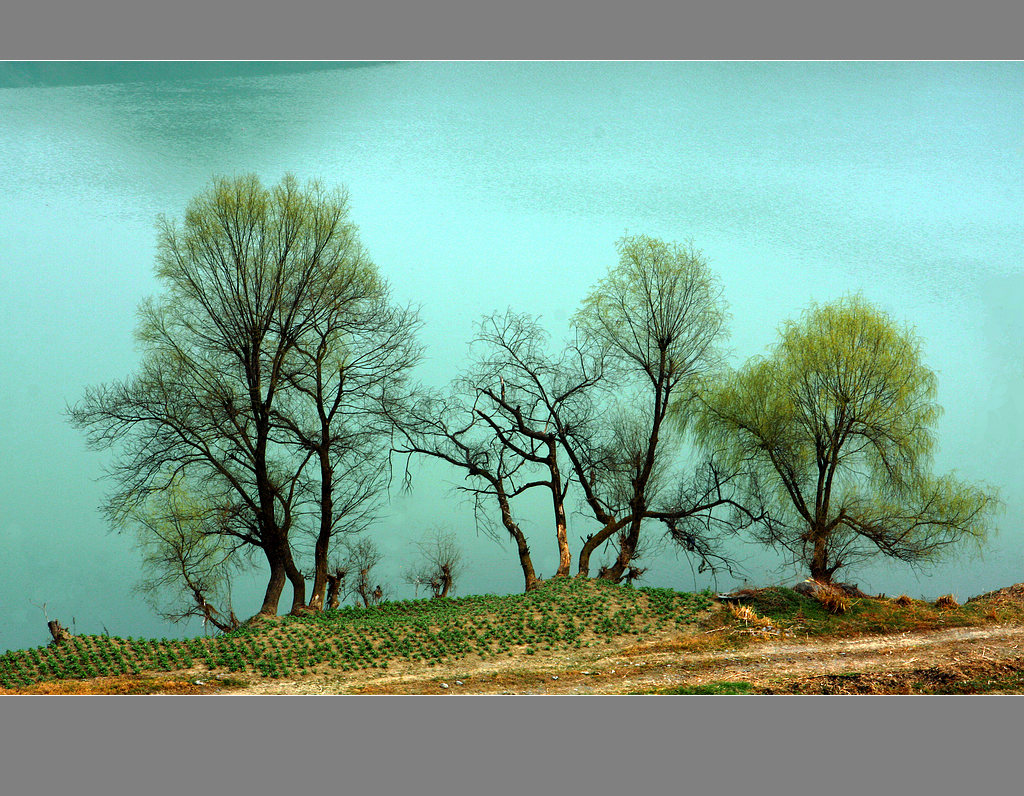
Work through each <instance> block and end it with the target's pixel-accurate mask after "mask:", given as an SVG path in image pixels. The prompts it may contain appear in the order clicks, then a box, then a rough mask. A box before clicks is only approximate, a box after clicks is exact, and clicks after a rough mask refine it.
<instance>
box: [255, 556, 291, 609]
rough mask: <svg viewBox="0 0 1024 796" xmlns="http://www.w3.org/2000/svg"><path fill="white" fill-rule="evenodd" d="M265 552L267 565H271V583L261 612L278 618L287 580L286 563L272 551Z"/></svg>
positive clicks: (268, 585)
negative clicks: (278, 607) (278, 608)
mask: <svg viewBox="0 0 1024 796" xmlns="http://www.w3.org/2000/svg"><path fill="white" fill-rule="evenodd" d="M264 552H266V554H267V563H268V564H270V581H269V582H268V583H267V592H266V595H265V596H264V597H263V606H262V607H261V608H260V611H259V612H260V613H261V614H263V615H265V616H277V606H278V604H279V603H280V602H281V592H283V591H284V583H285V581H286V580H287V578H286V576H285V574H284V562H283V561H281V560H280V558H279V557H278V556H275V555H273V554H272V552H271V551H269V550H265V551H264Z"/></svg>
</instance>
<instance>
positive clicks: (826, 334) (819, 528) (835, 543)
mask: <svg viewBox="0 0 1024 796" xmlns="http://www.w3.org/2000/svg"><path fill="white" fill-rule="evenodd" d="M935 392H936V379H935V375H934V373H933V372H932V371H931V370H930V369H928V368H927V367H926V366H925V365H924V364H923V362H922V343H921V340H920V339H919V338H918V337H917V335H916V334H915V333H914V332H913V331H912V330H910V329H907V328H902V327H900V326H898V325H897V324H896V323H895V322H894V321H893V320H892V319H891V318H890V317H889V316H888V315H886V314H885V313H884V312H882V311H881V310H879V309H877V308H875V307H873V306H871V305H870V304H869V303H868V302H867V301H866V300H865V299H864V298H863V297H861V296H848V297H845V298H842V299H839V300H836V301H833V302H830V303H828V304H824V305H812V306H811V307H810V309H808V310H807V311H806V312H805V313H804V315H803V316H802V317H801V318H800V320H798V321H790V322H787V323H786V324H784V325H783V327H782V329H781V331H780V338H779V341H778V343H777V344H776V345H775V347H774V348H773V349H772V351H771V352H770V354H769V355H768V356H767V357H757V358H754V359H752V360H750V361H749V362H748V363H747V364H746V365H745V366H743V367H742V368H740V370H738V371H736V372H735V373H733V374H731V375H730V376H727V377H726V378H724V379H723V380H722V381H721V383H720V384H719V385H718V386H717V387H716V388H714V389H712V390H711V391H710V392H709V393H708V394H707V395H706V396H705V397H704V400H703V401H702V409H701V412H700V416H699V419H698V422H697V424H696V430H697V433H698V436H699V438H700V439H701V441H702V442H703V443H704V444H705V445H706V446H708V447H709V448H710V449H712V450H714V451H716V452H718V453H719V455H721V456H722V457H723V458H724V459H725V460H727V461H729V462H730V463H731V464H732V465H733V466H735V467H736V468H738V469H743V468H746V471H747V472H748V473H749V474H750V477H749V480H748V486H749V492H750V496H751V497H756V498H760V499H762V500H764V501H765V503H766V505H767V507H768V508H769V509H770V511H771V515H772V522H770V523H767V524H766V525H765V526H764V527H763V529H762V531H761V532H760V534H759V537H758V538H759V539H760V541H762V542H764V543H766V544H770V545H781V546H783V547H785V548H787V549H789V550H794V551H797V552H798V554H799V555H801V557H802V558H803V559H804V560H805V561H806V562H807V563H808V564H809V565H811V569H812V575H814V576H816V577H817V576H819V575H823V576H825V577H826V578H828V577H829V576H831V574H832V573H833V572H834V571H836V570H838V569H840V568H842V567H844V566H848V565H850V564H852V563H855V562H857V561H859V560H861V559H864V558H867V557H869V556H871V555H874V554H877V553H882V554H884V555H887V556H891V557H893V558H896V559H899V560H904V561H909V562H916V561H921V560H924V559H928V558H930V557H932V556H934V555H935V554H937V553H939V552H941V551H942V550H943V549H944V548H946V547H947V546H949V545H952V544H954V543H959V542H963V541H967V540H974V541H976V542H978V543H980V542H981V541H982V540H984V538H985V537H986V534H987V532H988V530H989V525H990V516H991V510H992V509H993V508H994V507H995V506H996V505H997V502H998V501H997V498H996V496H995V494H994V493H993V492H991V491H986V490H985V489H982V488H978V487H975V486H971V485H968V484H964V483H961V482H959V481H957V480H956V479H955V478H953V477H952V476H942V477H935V476H933V475H932V474H931V472H930V467H931V455H932V452H933V450H934V448H935V432H934V427H935V423H936V421H937V419H938V417H939V414H940V412H941V409H940V407H939V406H938V405H937V404H936V403H935Z"/></svg>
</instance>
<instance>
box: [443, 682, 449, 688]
mask: <svg viewBox="0 0 1024 796" xmlns="http://www.w3.org/2000/svg"><path fill="white" fill-rule="evenodd" d="M448 687H449V686H448V683H441V688H448Z"/></svg>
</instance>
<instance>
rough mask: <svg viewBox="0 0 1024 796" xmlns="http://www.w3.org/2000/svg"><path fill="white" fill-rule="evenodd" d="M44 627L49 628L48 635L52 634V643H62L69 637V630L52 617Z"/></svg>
mask: <svg viewBox="0 0 1024 796" xmlns="http://www.w3.org/2000/svg"><path fill="white" fill-rule="evenodd" d="M46 627H47V628H49V630H50V635H51V636H53V643H54V644H63V643H64V642H65V641H67V640H68V639H69V638H71V631H69V630H68V629H67V628H66V627H64V625H62V624H61V623H60V622H59V621H57V620H56V619H54V620H53V621H51V622H47V623H46Z"/></svg>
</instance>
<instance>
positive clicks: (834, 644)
mask: <svg viewBox="0 0 1024 796" xmlns="http://www.w3.org/2000/svg"><path fill="white" fill-rule="evenodd" d="M752 635H754V636H755V637H754V638H753V639H751V642H750V643H749V644H746V645H744V646H742V647H737V648H734V649H729V648H728V647H727V648H725V649H715V650H712V651H702V652H697V651H693V650H692V649H690V647H692V643H691V642H692V639H683V638H680V639H679V640H678V641H676V642H672V641H662V642H659V643H657V644H653V645H643V644H637V645H633V646H631V647H626V648H622V649H618V650H615V651H605V652H604V653H603V654H601V653H598V654H591V655H590V656H581V655H580V654H579V653H573V654H571V655H568V654H564V653H562V654H550V655H547V656H545V657H542V656H541V655H540V654H538V655H535V656H531V658H529V659H525V658H518V659H514V660H507V661H506V660H501V661H486V662H478V663H476V664H467V663H466V662H464V661H463V662H459V663H457V664H454V665H451V666H443V667H442V666H436V667H431V669H430V670H429V671H424V669H425V667H421V668H418V669H416V670H406V671H405V672H402V673H391V672H389V673H383V672H373V673H372V674H370V673H368V672H359V673H353V674H352V675H351V676H348V675H346V676H344V677H342V676H339V675H336V674H332V675H326V676H324V675H319V676H317V675H313V676H310V677H306V678H303V679H301V680H260V681H257V682H250V683H249V684H248V685H246V686H243V687H240V688H230V689H222V690H219V691H218V692H219V693H231V694H345V693H348V694H629V693H636V692H646V691H652V690H658V689H665V688H677V687H682V686H685V687H692V686H699V685H703V684H707V683H714V682H722V681H726V682H746V683H750V684H751V686H752V687H753V691H754V692H755V693H776V694H777V693H818V694H822V693H824V694H844V693H876V694H880V693H889V694H891V693H921V692H922V691H923V690H931V691H935V690H942V689H946V690H949V689H950V688H951V687H953V686H957V684H961V685H960V686H957V688H958V689H959V690H960V691H961V692H963V690H964V689H963V687H962V684H967V683H972V682H976V683H981V684H982V686H981V688H982V690H984V691H985V692H986V693H1024V688H1022V687H1021V684H1024V680H1022V679H1021V678H1020V677H1019V675H1020V674H1021V673H1022V672H1024V627H1019V626H1005V625H995V626H989V627H983V628H977V627H974V628H953V629H947V630H932V631H915V632H906V633H899V634H892V635H876V636H865V637H860V638H849V639H824V640H822V639H808V640H795V639H792V638H784V637H778V636H764V637H763V639H762V638H759V637H758V634H752ZM527 660H528V663H527ZM1007 678H1009V679H1010V680H1011V681H1014V682H1015V683H1017V684H1015V685H1014V686H1013V687H1012V688H1010V689H1008V690H1004V689H1001V688H999V687H998V686H999V683H1002V682H1005V681H1006V680H1007ZM985 683H990V684H991V683H995V684H996V688H991V687H988V688H985V687H984V684H985ZM967 690H968V692H969V690H970V689H967Z"/></svg>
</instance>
